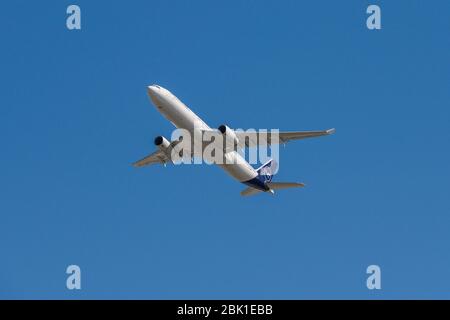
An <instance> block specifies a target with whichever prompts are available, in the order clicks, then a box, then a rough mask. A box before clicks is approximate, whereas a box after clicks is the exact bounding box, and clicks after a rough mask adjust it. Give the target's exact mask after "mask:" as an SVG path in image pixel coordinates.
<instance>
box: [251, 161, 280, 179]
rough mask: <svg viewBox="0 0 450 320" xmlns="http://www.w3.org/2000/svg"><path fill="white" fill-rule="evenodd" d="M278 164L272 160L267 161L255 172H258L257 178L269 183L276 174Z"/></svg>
mask: <svg viewBox="0 0 450 320" xmlns="http://www.w3.org/2000/svg"><path fill="white" fill-rule="evenodd" d="M277 168H278V164H277V163H276V161H274V160H272V159H271V160H269V161H267V162H266V163H265V164H263V165H262V166H261V167H259V168H258V169H257V170H256V172H258V177H259V178H260V180H262V181H263V182H271V181H272V178H273V175H274V174H275V173H276V171H277Z"/></svg>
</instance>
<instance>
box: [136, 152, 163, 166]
mask: <svg viewBox="0 0 450 320" xmlns="http://www.w3.org/2000/svg"><path fill="white" fill-rule="evenodd" d="M167 162H170V159H169V158H168V157H167V156H166V154H165V153H164V152H162V151H161V150H157V151H155V152H153V153H152V154H150V155H148V156H146V157H144V158H142V159H141V160H139V161H136V162H135V163H133V166H134V167H143V166H147V165H149V164H154V163H162V164H165V163H167Z"/></svg>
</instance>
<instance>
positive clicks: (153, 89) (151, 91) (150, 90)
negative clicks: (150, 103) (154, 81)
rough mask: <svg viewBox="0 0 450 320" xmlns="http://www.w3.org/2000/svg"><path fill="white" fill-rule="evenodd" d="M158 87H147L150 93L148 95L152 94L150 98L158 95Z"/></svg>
mask: <svg viewBox="0 0 450 320" xmlns="http://www.w3.org/2000/svg"><path fill="white" fill-rule="evenodd" d="M158 89H159V88H158V87H157V86H155V85H151V86H148V87H147V91H148V93H149V94H150V96H154V95H156V94H157V92H158Z"/></svg>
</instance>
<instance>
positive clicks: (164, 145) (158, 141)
mask: <svg viewBox="0 0 450 320" xmlns="http://www.w3.org/2000/svg"><path fill="white" fill-rule="evenodd" d="M155 146H157V147H158V148H159V149H160V150H161V151H164V152H167V151H168V150H169V147H170V142H169V140H167V139H166V138H164V137H163V136H157V137H156V138H155Z"/></svg>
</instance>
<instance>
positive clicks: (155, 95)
mask: <svg viewBox="0 0 450 320" xmlns="http://www.w3.org/2000/svg"><path fill="white" fill-rule="evenodd" d="M160 90H161V87H160V86H158V85H155V84H154V85H151V86H148V87H147V93H148V95H149V96H150V99H151V100H152V101H153V103H154V104H155V105H158V104H159V103H160V100H161V99H160V95H161V93H160Z"/></svg>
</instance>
